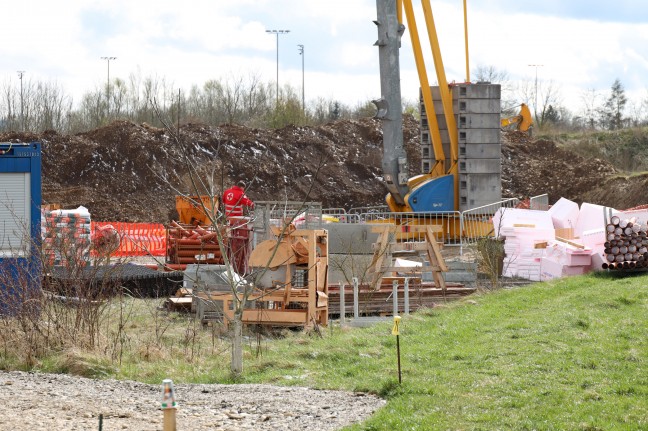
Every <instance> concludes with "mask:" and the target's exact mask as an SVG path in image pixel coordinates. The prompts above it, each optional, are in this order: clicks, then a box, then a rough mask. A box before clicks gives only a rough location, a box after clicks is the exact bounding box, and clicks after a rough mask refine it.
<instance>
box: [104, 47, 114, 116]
mask: <svg viewBox="0 0 648 431" xmlns="http://www.w3.org/2000/svg"><path fill="white" fill-rule="evenodd" d="M101 59H102V60H106V63H108V79H107V81H106V117H110V60H117V57H101Z"/></svg>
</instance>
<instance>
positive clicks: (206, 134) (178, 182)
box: [0, 116, 648, 223]
mask: <svg viewBox="0 0 648 431" xmlns="http://www.w3.org/2000/svg"><path fill="white" fill-rule="evenodd" d="M404 138H405V148H406V150H407V153H408V156H409V161H410V175H411V176H414V175H416V174H418V173H419V169H420V165H421V163H420V153H419V139H420V138H419V127H418V122H417V121H416V120H415V119H414V118H413V117H411V116H408V117H406V118H405V122H404ZM35 140H38V141H41V142H42V143H43V200H44V202H46V203H59V204H61V205H63V206H64V207H65V208H73V207H77V206H79V205H83V206H85V207H87V208H88V209H89V210H90V213H91V214H92V217H93V218H94V219H95V220H110V221H149V222H162V223H165V222H167V221H168V220H169V219H170V217H172V215H173V213H174V206H175V196H176V195H177V194H179V193H190V192H191V191H192V190H193V189H192V188H191V186H190V182H189V175H188V172H189V171H190V170H194V171H195V172H198V173H199V177H200V178H201V179H202V180H203V181H204V183H205V184H212V185H213V187H214V190H223V188H226V187H228V186H229V185H230V184H231V183H232V182H233V181H235V180H237V179H244V180H246V181H247V182H248V184H249V192H248V194H249V196H250V197H251V198H252V199H254V200H257V201H259V200H270V201H276V200H279V201H283V200H292V201H301V200H304V199H308V200H311V201H318V202H322V204H323V206H324V207H340V208H346V209H349V208H351V207H360V206H372V205H382V204H383V202H384V196H385V193H386V190H385V187H384V185H383V184H382V168H381V159H382V131H381V127H380V122H379V121H378V120H375V119H361V120H343V121H337V122H333V123H329V124H326V125H323V126H318V127H296V126H289V127H285V128H282V129H271V130H262V129H251V128H248V127H244V126H241V125H235V124H234V125H224V126H221V127H209V126H205V125H201V124H186V125H184V126H182V127H181V128H180V133H179V139H178V140H176V139H174V137H173V136H172V135H171V134H170V133H168V132H167V131H166V130H164V129H159V128H155V127H151V126H149V125H147V124H145V123H144V124H134V123H131V122H127V121H116V122H113V123H111V124H110V125H108V126H106V127H102V128H99V129H96V130H93V131H90V132H86V133H81V134H78V135H73V136H69V135H61V134H59V133H57V132H54V131H46V132H44V133H42V134H31V133H4V134H0V141H3V142H4V141H13V142H20V141H24V142H30V141H35ZM616 174H617V172H616V171H615V169H614V168H613V167H612V166H611V165H610V164H609V163H607V162H605V161H602V160H599V159H584V158H582V157H580V156H577V155H575V154H573V153H571V152H569V151H567V150H565V149H562V148H559V147H558V146H557V145H556V144H555V143H554V142H551V141H546V140H532V139H530V138H529V137H528V136H526V135H525V134H522V133H519V132H509V133H503V134H502V188H503V195H504V196H505V197H521V198H524V197H529V196H535V195H538V194H542V193H548V194H549V199H550V202H551V203H553V202H555V201H556V200H557V199H558V198H560V197H566V198H568V199H571V200H574V201H577V202H583V201H587V202H591V203H598V204H603V205H608V206H612V207H615V208H619V209H623V208H628V207H633V206H637V205H641V204H644V203H646V200H645V199H644V198H643V196H644V195H643V190H645V187H646V185H648V177H647V176H637V177H632V178H620V177H617V176H616Z"/></svg>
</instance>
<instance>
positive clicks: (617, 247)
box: [602, 215, 648, 270]
mask: <svg viewBox="0 0 648 431" xmlns="http://www.w3.org/2000/svg"><path fill="white" fill-rule="evenodd" d="M647 230H648V225H646V224H645V223H643V224H641V223H640V222H639V221H637V219H636V218H635V217H633V218H631V219H621V217H619V216H618V215H615V216H613V217H611V218H610V223H608V225H607V226H606V231H607V237H606V238H607V241H606V242H605V250H604V252H605V259H606V261H605V262H604V263H603V264H602V267H603V269H618V270H629V269H639V268H648V238H647V235H646V231H647Z"/></svg>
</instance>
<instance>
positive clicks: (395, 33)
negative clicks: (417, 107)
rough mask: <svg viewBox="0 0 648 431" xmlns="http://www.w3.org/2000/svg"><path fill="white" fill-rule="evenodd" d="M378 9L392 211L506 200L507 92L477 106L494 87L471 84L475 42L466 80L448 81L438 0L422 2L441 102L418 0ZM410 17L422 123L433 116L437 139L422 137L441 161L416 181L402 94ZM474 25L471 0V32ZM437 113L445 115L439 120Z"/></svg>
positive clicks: (397, 0) (380, 105)
mask: <svg viewBox="0 0 648 431" xmlns="http://www.w3.org/2000/svg"><path fill="white" fill-rule="evenodd" d="M376 5H377V12H378V14H377V16H378V19H377V20H376V21H374V23H375V24H376V26H377V28H378V40H377V41H376V43H375V45H377V46H378V53H379V64H380V86H381V98H380V99H378V100H375V101H374V103H375V105H376V107H377V113H376V117H377V118H379V119H381V120H382V128H383V149H384V155H383V165H382V167H383V174H384V175H383V179H384V182H385V184H386V186H387V189H388V195H387V197H386V202H387V205H388V207H389V209H390V210H391V211H392V212H408V213H409V212H437V213H438V212H458V211H462V210H465V209H471V208H474V207H477V206H481V205H486V204H490V203H492V202H496V201H498V200H500V199H501V180H500V161H499V158H500V154H501V153H500V144H499V130H500V104H499V103H500V102H499V98H500V95H499V92H500V88H499V86H492V87H497V88H496V90H497V91H496V93H497V94H496V95H494V93H495V92H494V91H493V94H489V95H485V96H483V97H481V96H480V98H481V99H482V100H480V101H479V104H478V103H477V102H475V103H473V101H474V100H475V99H477V98H478V97H477V96H476V95H477V94H481V93H483V94H486V93H488V91H490V87H488V86H487V85H482V84H481V83H478V84H471V83H470V76H469V66H468V45H467V43H466V82H465V83H461V84H455V83H448V80H447V78H446V75H445V70H444V66H443V60H442V57H441V50H440V44H439V39H438V37H437V32H436V27H435V23H434V18H433V15H432V7H431V5H430V0H421V5H422V9H423V13H422V15H423V17H424V18H425V25H426V29H427V37H428V39H429V46H430V48H431V51H432V58H433V62H434V69H435V72H436V76H435V77H436V81H437V83H438V87H434V91H435V92H438V94H435V95H434V97H433V87H431V86H430V79H428V73H427V70H426V66H425V62H424V58H423V50H422V44H421V38H420V37H419V32H418V29H417V23H416V17H415V15H418V14H415V13H414V10H413V7H412V0H377V1H376ZM404 18H405V19H406V22H407V26H408V29H407V31H408V33H409V36H410V40H411V45H412V49H413V52H414V60H415V63H416V69H417V72H418V76H419V81H420V89H421V90H420V91H421V94H420V97H421V100H422V106H421V118H422V119H423V118H425V127H426V129H429V133H428V130H426V131H425V133H422V138H423V135H425V141H424V142H423V145H425V146H428V145H429V148H430V151H429V153H430V155H431V156H432V157H433V158H432V159H430V160H429V162H428V163H426V164H423V166H422V168H423V170H424V172H425V173H423V174H421V175H417V176H414V177H411V178H410V177H409V166H408V162H407V156H406V153H405V149H404V147H403V134H402V111H401V94H400V71H399V68H400V65H399V48H400V42H401V37H402V35H403V33H404V32H405V25H404V24H403V22H404ZM466 22H467V19H466V9H465V2H464V26H466ZM466 28H467V27H466ZM466 32H467V30H466ZM466 40H467V35H466ZM488 85H491V84H488ZM487 87H488V88H487ZM482 90H487V91H482ZM437 111H439V112H441V111H442V113H440V115H438V116H437ZM525 118H526V117H525ZM524 124H525V125H526V122H525V123H524ZM422 126H423V121H422ZM485 129H488V130H486V131H484V130H485ZM421 130H422V132H423V128H422V129H421ZM460 132H461V133H460ZM490 132H493V133H490ZM486 135H488V136H486ZM475 136H477V137H476V138H475ZM493 136H494V138H493ZM428 139H429V140H428ZM477 153H479V154H477Z"/></svg>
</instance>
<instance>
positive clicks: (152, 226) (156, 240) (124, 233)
mask: <svg viewBox="0 0 648 431" xmlns="http://www.w3.org/2000/svg"><path fill="white" fill-rule="evenodd" d="M108 225H110V226H112V227H114V228H115V229H116V230H117V232H118V233H119V238H120V243H119V248H117V250H116V251H114V252H113V253H111V254H110V255H111V256H114V257H127V256H149V255H151V256H165V255H166V228H165V227H164V225H163V224H160V223H122V222H109V221H101V222H99V221H93V222H92V226H91V230H92V234H93V236H94V234H95V232H97V231H98V230H100V229H101V228H102V227H105V226H108Z"/></svg>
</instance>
